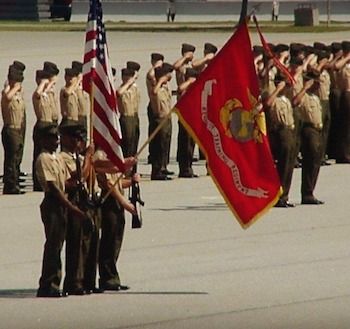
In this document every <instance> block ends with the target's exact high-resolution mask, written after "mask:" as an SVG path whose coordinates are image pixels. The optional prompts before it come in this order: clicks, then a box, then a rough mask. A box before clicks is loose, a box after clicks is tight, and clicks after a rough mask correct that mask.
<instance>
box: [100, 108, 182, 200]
mask: <svg viewBox="0 0 350 329" xmlns="http://www.w3.org/2000/svg"><path fill="white" fill-rule="evenodd" d="M174 109H175V108H172V109H171V110H170V111H169V113H168V114H167V115H166V116H165V117H164V118H163V120H162V121H161V122H160V123H159V125H158V126H157V127H156V129H154V130H153V132H152V133H151V134H150V135H149V137H148V138H147V140H146V141H145V142H144V143H143V144H142V146H141V147H140V148H139V150H138V151H137V153H136V154H135V158H137V157H138V156H139V155H140V154H141V153H142V152H143V150H144V149H145V148H146V147H147V145H148V144H149V143H150V142H151V141H152V140H153V139H154V138H155V137H156V135H157V134H158V133H159V131H160V130H161V129H162V128H163V127H164V125H165V124H166V123H167V121H168V120H169V118H170V117H171V115H172V113H173V112H174ZM131 170H132V168H130V169H129V170H128V171H127V172H126V173H125V174H127V173H129V172H131ZM121 178H122V176H119V177H118V179H117V180H116V181H115V182H114V184H113V185H112V186H111V187H110V189H109V190H108V192H107V193H106V194H105V196H104V197H103V198H102V200H101V204H103V203H104V202H105V201H106V200H107V198H108V197H109V196H110V194H111V193H112V190H113V189H114V188H115V187H116V186H117V184H119V182H120V180H121Z"/></svg>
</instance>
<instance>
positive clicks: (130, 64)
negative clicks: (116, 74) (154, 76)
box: [126, 61, 141, 72]
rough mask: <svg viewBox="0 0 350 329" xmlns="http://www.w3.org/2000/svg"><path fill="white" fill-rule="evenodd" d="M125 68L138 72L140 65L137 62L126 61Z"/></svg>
mask: <svg viewBox="0 0 350 329" xmlns="http://www.w3.org/2000/svg"><path fill="white" fill-rule="evenodd" d="M126 68H127V69H130V70H133V71H135V72H138V71H140V68H141V65H140V64H139V63H137V62H133V61H128V62H126Z"/></svg>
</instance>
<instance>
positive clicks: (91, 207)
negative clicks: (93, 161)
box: [75, 152, 97, 233]
mask: <svg viewBox="0 0 350 329" xmlns="http://www.w3.org/2000/svg"><path fill="white" fill-rule="evenodd" d="M75 155H76V157H75V163H76V167H77V189H76V203H77V206H78V207H79V209H80V210H82V211H83V212H84V213H85V215H86V219H85V220H84V222H83V230H84V231H85V232H86V233H92V232H94V231H95V230H96V226H95V221H94V217H93V216H94V211H95V209H96V207H97V202H96V201H95V200H93V199H92V198H91V197H90V196H89V193H88V191H87V190H86V188H85V185H84V184H83V182H82V174H81V164H80V159H79V153H78V152H76V154H75Z"/></svg>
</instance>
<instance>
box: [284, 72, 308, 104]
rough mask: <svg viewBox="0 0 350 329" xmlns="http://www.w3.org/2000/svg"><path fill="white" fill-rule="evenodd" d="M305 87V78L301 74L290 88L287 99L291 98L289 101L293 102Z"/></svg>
mask: <svg viewBox="0 0 350 329" xmlns="http://www.w3.org/2000/svg"><path fill="white" fill-rule="evenodd" d="M303 87H304V81H303V76H302V75H301V74H300V75H298V76H297V78H296V79H295V83H294V84H293V85H292V86H290V87H289V88H288V91H287V97H288V98H289V100H290V101H291V100H292V99H293V97H294V96H295V95H297V94H299V93H300V91H301V90H302V89H303Z"/></svg>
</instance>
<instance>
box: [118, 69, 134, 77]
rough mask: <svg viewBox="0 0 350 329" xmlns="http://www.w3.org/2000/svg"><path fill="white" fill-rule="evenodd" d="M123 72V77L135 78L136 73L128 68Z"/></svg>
mask: <svg viewBox="0 0 350 329" xmlns="http://www.w3.org/2000/svg"><path fill="white" fill-rule="evenodd" d="M121 72H122V77H133V76H134V75H135V71H134V70H132V69H128V68H124V69H122V71H121Z"/></svg>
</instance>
